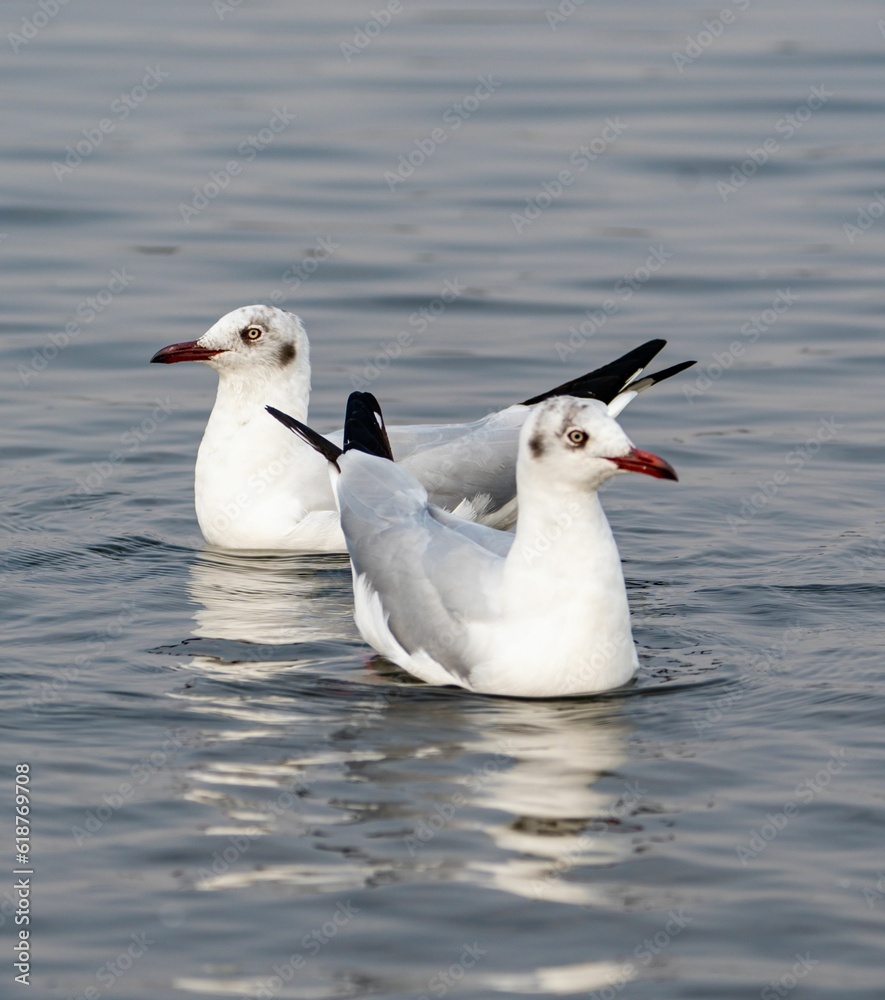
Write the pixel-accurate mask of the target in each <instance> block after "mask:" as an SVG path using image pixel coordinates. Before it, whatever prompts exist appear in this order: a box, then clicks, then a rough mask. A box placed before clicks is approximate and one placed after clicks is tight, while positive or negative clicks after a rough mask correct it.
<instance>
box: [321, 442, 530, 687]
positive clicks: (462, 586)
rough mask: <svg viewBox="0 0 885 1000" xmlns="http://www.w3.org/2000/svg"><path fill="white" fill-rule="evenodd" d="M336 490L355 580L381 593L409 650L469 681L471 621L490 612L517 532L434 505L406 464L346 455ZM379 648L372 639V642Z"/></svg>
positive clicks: (389, 620) (382, 604) (399, 639)
mask: <svg viewBox="0 0 885 1000" xmlns="http://www.w3.org/2000/svg"><path fill="white" fill-rule="evenodd" d="M341 469H342V471H341V476H340V477H339V478H338V481H337V484H336V489H337V495H338V501H339V506H340V511H341V526H342V528H343V530H344V535H345V538H346V539H347V548H348V552H349V553H350V558H351V562H352V563H353V570H354V577H355V579H356V578H359V577H364V578H365V582H366V583H367V584H368V587H369V588H370V590H371V591H372V592H373V593H374V594H375V595H376V596H377V599H378V601H379V602H380V608H381V611H382V612H383V615H384V617H385V618H386V627H387V628H388V629H389V630H390V632H391V634H392V635H393V637H394V639H395V640H396V641H397V642H398V643H399V645H400V646H401V647H402V648H403V649H404V650H405V651H406V653H408V654H416V653H419V652H421V651H422V650H423V651H424V652H425V653H427V654H428V655H429V656H430V657H432V658H433V659H434V660H435V661H436V662H437V663H439V664H441V665H442V666H443V667H445V668H446V669H447V670H449V671H451V672H452V673H453V674H455V675H457V676H460V677H463V678H466V677H467V674H468V660H467V658H466V656H465V652H466V648H467V643H468V636H467V627H468V626H469V624H470V623H471V622H475V621H482V620H485V619H488V618H489V617H491V616H492V615H493V614H494V613H495V611H496V607H495V602H496V595H497V593H498V592H499V587H500V578H501V572H502V569H503V564H504V559H503V556H504V555H506V552H507V551H509V548H510V546H511V545H512V541H513V536H510V535H506V534H504V533H503V532H498V531H495V530H493V529H491V528H486V527H483V526H482V525H477V524H471V523H469V522H466V521H462V520H460V519H459V518H456V517H454V516H453V515H450V514H448V513H446V512H445V511H440V510H437V509H435V508H434V507H433V506H432V505H430V504H429V503H428V502H427V494H426V492H425V491H424V490H423V488H421V487H420V485H419V484H418V483H417V482H416V481H415V479H414V477H413V476H411V475H410V474H409V473H408V472H406V471H405V470H404V469H402V468H400V467H399V466H397V465H395V464H394V463H392V462H388V461H386V460H385V459H379V458H375V457H373V456H371V455H365V454H362V453H359V452H348V453H346V455H345V456H344V457H343V458H342V459H341ZM373 645H375V643H373Z"/></svg>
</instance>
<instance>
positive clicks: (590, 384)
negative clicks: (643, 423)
mask: <svg viewBox="0 0 885 1000" xmlns="http://www.w3.org/2000/svg"><path fill="white" fill-rule="evenodd" d="M666 343H667V341H666V340H660V339H658V340H649V341H648V342H647V343H645V344H642V345H640V346H639V347H636V348H634V349H633V350H632V351H628V352H627V354H625V355H623V357H620V358H617V359H616V360H614V361H610V362H609V363H608V364H607V365H603V366H602V367H601V368H597V369H595V370H594V371H592V372H587V374H586V375H579V376H578V377H577V378H573V379H571V380H570V381H568V382H563V384H562V385H558V386H556V388H555V389H548V390H547V392H542V393H541V394H540V395H539V396H533V397H532V398H531V399H527V400H526V401H525V404H524V405H526V406H534V404H535V403H540V402H542V400H545V399H550V398H551V397H552V396H580V397H582V398H587V399H599V400H602V402H603V403H606V404H609V403H611V402H612V401H613V400H614V399H615V398H616V397H618V396H620V395H621V393H624V392H626V391H627V390H629V391H630V393H632V394H631V395H630V396H629V397H628V398H627V399H626V400H625V401H624V402H623V405H622V406H621V407H620V409H619V410H618V412H620V410H621V409H623V407H624V406H626V405H627V403H628V402H629V401H630V400H631V399H633V397H634V396H635V395H636V393H637V392H642V390H643V389H647V388H648V387H649V386H651V385H654V384H655V383H656V382H662V381H663V380H664V379H665V378H670V376H671V375H676V374H678V373H679V372H681V371H684V370H685V369H686V368H690V367H691V366H692V365H693V364H695V363H696V362H694V361H683V362H681V363H680V364H678V365H673V366H672V367H671V368H665V369H664V370H663V371H660V372H657V373H655V374H654V375H645V376H643V377H642V378H640V375H642V372H643V371H644V370H645V368H646V366H647V365H648V364H649V362H650V361H651V360H652V359H653V358H654V357H655V355H656V354H657V353H658V352H659V351H660V350H661V349H662V348H663V347H664V345H665V344H666ZM613 415H614V414H613Z"/></svg>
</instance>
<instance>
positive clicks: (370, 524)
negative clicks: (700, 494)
mask: <svg viewBox="0 0 885 1000" xmlns="http://www.w3.org/2000/svg"><path fill="white" fill-rule="evenodd" d="M267 409H268V411H269V412H270V413H271V414H272V415H273V416H274V417H276V418H277V420H279V421H280V423H282V424H283V425H285V426H286V427H288V428H289V429H290V430H292V431H294V432H295V433H296V434H298V435H299V436H300V437H301V438H302V439H303V440H304V441H305V442H307V443H309V444H310V445H311V446H312V447H313V448H315V449H316V451H317V452H318V454H320V455H322V456H323V457H324V458H325V460H326V461H327V462H328V463H329V472H330V479H331V481H332V485H333V487H334V491H335V500H336V503H337V505H338V510H339V514H340V518H341V527H342V529H343V531H344V537H345V539H346V541H347V551H348V553H349V554H350V561H351V567H352V570H353V590H354V605H355V610H354V617H355V619H356V624H357V627H358V628H359V630H360V634H361V635H362V636H363V638H364V639H365V640H366V642H367V643H369V645H370V646H372V647H373V648H374V649H376V650H377V651H378V652H379V653H381V654H382V655H383V656H386V657H387V658H388V659H389V660H392V661H393V662H394V663H396V664H398V665H399V666H401V667H402V668H403V669H405V670H407V671H408V672H409V673H410V674H413V675H414V676H415V677H418V678H420V679H421V680H422V681H426V682H427V683H429V684H456V685H458V686H459V687H463V688H467V689H469V690H471V691H478V692H482V693H484V694H497V695H508V696H512V697H521V698H555V697H563V696H568V695H583V694H593V693H596V692H599V691H606V690H608V689H610V688H615V687H619V686H620V685H622V684H626V682H627V681H628V680H630V678H631V677H632V676H633V674H634V673H635V672H636V669H637V666H638V661H637V657H636V648H635V646H634V645H633V635H632V632H631V630H630V612H629V609H628V607H627V592H626V589H625V587H624V576H623V573H622V571H621V560H620V557H619V555H618V549H617V546H616V545H615V540H614V538H613V537H612V532H611V528H610V527H609V524H608V521H607V520H606V517H605V513H604V512H603V509H602V505H601V504H600V502H599V497H598V495H597V490H598V489H599V487H600V486H601V485H602V484H603V483H604V482H605V481H606V480H607V479H610V478H611V477H612V476H613V475H615V473H617V472H618V471H621V470H623V471H628V472H644V473H646V474H647V475H649V476H655V477H656V478H659V479H676V473H675V472H674V471H673V469H672V468H671V466H670V465H669V464H668V463H667V462H665V461H664V460H663V459H662V458H658V457H657V455H652V454H649V453H648V452H644V451H640V450H639V449H638V448H635V447H634V446H633V444H632V443H631V442H630V440H629V438H628V437H627V435H626V434H625V433H624V432H623V431H622V430H621V428H620V426H619V425H618V423H617V422H616V421H615V420H614V418H613V417H611V416H609V414H608V413H607V412H606V406H605V404H604V403H602V402H600V401H598V400H593V399H577V398H575V397H572V396H558V397H555V398H552V399H549V400H546V401H544V402H542V403H540V404H539V405H537V406H535V407H533V408H532V411H531V413H529V415H528V417H527V419H526V420H525V422H524V423H523V427H522V430H521V431H520V435H519V457H518V458H517V462H516V480H517V491H518V494H519V518H518V520H517V523H516V531H515V533H514V532H509V531H499V530H497V529H495V528H490V527H487V526H486V525H481V524H475V523H471V522H469V521H464V520H463V519H461V518H459V517H456V516H455V515H453V514H450V513H449V512H448V511H445V510H443V509H442V508H441V507H438V506H437V505H436V504H433V503H431V502H430V500H429V498H428V495H427V490H426V489H425V488H424V487H423V486H422V485H421V483H420V482H419V481H418V480H417V479H416V478H415V476H413V475H412V473H411V472H409V471H408V470H407V469H405V468H403V467H402V466H401V465H398V464H396V463H395V462H393V461H392V460H391V459H392V457H393V456H392V452H391V450H390V444H389V442H388V439H387V435H386V432H385V429H384V422H383V419H382V417H381V410H380V408H379V406H378V403H377V400H376V399H375V397H374V396H372V395H371V394H370V393H361V392H355V393H352V394H351V396H350V399H349V400H348V406H347V418H346V421H345V425H344V447H343V449H341V448H339V447H338V446H337V445H335V444H333V443H332V442H330V441H329V440H328V439H327V438H324V437H322V436H321V435H320V434H317V433H316V432H315V431H312V430H311V429H310V428H309V427H307V426H305V425H304V424H303V423H301V422H300V421H298V420H295V419H293V418H292V417H290V416H288V415H287V414H285V413H281V412H280V411H279V410H278V409H275V408H274V407H272V406H269V407H268V408H267Z"/></svg>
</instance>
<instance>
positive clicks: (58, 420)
mask: <svg viewBox="0 0 885 1000" xmlns="http://www.w3.org/2000/svg"><path fill="white" fill-rule="evenodd" d="M882 16H883V9H882V6H881V5H880V4H876V3H872V2H863V0H849V2H846V3H841V4H838V5H835V4H831V3H823V2H821V0H809V2H807V3H803V4H801V5H799V4H795V3H787V2H785V0H765V2H755V0H753V2H749V0H726V2H725V3H724V4H723V5H722V6H714V5H706V4H699V3H695V2H674V0H655V2H651V0H644V2H643V0H634V2H632V3H623V2H613V0H609V2H605V0H596V2H586V3H578V2H577V0H563V2H562V3H560V4H558V5H557V4H555V3H553V2H550V3H544V2H534V0H501V2H476V3H464V2H461V3H456V2H446V0H442V2H439V0H438V2H433V3H430V2H423V0H390V2H389V3H386V4H385V3H384V2H383V0H378V2H377V3H376V4H375V5H372V4H370V3H368V2H363V0H359V2H357V0H329V2H325V3H322V4H320V3H314V4H285V3H280V2H278V0H265V2H261V0H215V2H213V0H200V2H194V3H190V4H178V3H172V2H171V0H154V2H153V3H150V4H136V3H133V2H129V0H120V2H116V3H108V2H99V0H68V2H63V0H41V2H40V3H35V2H28V3H26V2H21V0H11V2H6V3H4V4H3V5H2V6H0V47H2V49H3V52H4V56H3V60H2V67H0V74H2V78H3V83H4V94H5V98H4V102H3V107H2V110H0V121H2V125H3V128H2V143H3V147H4V152H5V156H4V170H3V173H2V178H0V260H2V268H0V281H2V287H3V296H2V303H0V334H2V336H0V351H2V358H3V378H4V386H3V393H2V397H0V420H2V426H3V429H4V432H3V440H2V464H0V476H2V484H3V504H2V514H0V519H2V520H0V528H2V532H3V541H4V546H3V549H4V551H3V577H4V584H5V587H4V592H5V603H6V613H5V615H4V621H5V629H4V640H5V641H4V654H5V655H4V661H5V663H6V670H5V671H4V678H3V694H4V722H5V725H4V730H3V736H2V740H3V759H4V760H5V761H6V762H7V765H8V766H7V768H6V773H7V774H8V775H10V776H12V775H13V774H14V767H13V765H14V764H16V763H19V762H27V763H29V764H30V767H31V772H30V774H31V786H30V787H31V790H32V795H33V811H32V814H31V818H32V821H33V871H34V874H33V876H31V879H32V884H33V896H32V913H33V922H32V924H31V925H30V927H31V931H32V936H33V952H32V970H31V982H32V986H31V992H30V994H29V995H31V996H39V997H43V996H45V997H65V998H66V997H78V998H79V997H85V998H89V1000H94V998H96V997H115V998H116V997H120V998H152V1000H153V998H156V997H185V996H192V995H199V996H207V997H219V998H220V997H230V996H233V997H241V996H242V997H255V996H274V997H310V998H326V997H339V996H363V995H383V996H386V997H392V998H401V997H402V998H404V997H409V996H413V997H421V996H434V997H441V996H448V995H451V996H465V997H478V998H479V997H482V998H485V997H492V996H500V995H502V994H505V995H512V996H516V997H523V996H525V997H528V996H533V997H534V996H567V995H583V996H591V997H600V998H606V1000H610V998H613V997H615V996H617V997H625V998H643V1000H644V998H649V1000H652V998H653V1000H665V998H680V1000H688V998H703V1000H708V998H712V997H716V998H742V1000H743V998H747V997H753V996H760V997H762V998H765V1000H767V998H769V997H774V996H778V997H782V996H787V995H790V996H796V997H797V998H798V997H820V998H828V1000H829V998H832V997H834V996H838V997H840V998H873V997H880V996H881V995H882V985H881V983H882V971H883V968H882V967H883V962H882V940H883V931H885V876H883V869H885V854H883V846H882V823H883V819H885V815H883V812H885V810H883V805H885V803H883V784H882V774H883V753H882V739H881V732H882V726H883V723H885V681H883V677H882V670H881V666H880V664H881V645H882V626H881V619H882V597H883V581H882V555H883V550H885V533H883V532H885V529H883V524H882V521H883V515H882V511H881V496H882V487H883V482H882V472H881V465H882V462H881V456H882V451H881V444H880V438H881V424H882V419H881V417H882V405H881V398H882V380H883V376H885V364H883V351H882V337H881V331H880V319H879V317H880V313H881V310H882V305H883V299H885V292H883V287H882V259H883V250H885V244H883V234H885V218H883V213H885V176H883V162H885V155H883V154H885V140H883V132H882V122H883V111H885V99H883V88H882V80H883V71H885V22H883V20H882ZM447 283H448V284H447ZM447 287H448V288H451V287H455V288H457V289H458V294H457V295H456V296H454V301H453V302H452V303H451V304H449V305H448V306H447V307H446V308H445V310H444V311H443V312H442V314H440V315H438V316H434V317H433V322H432V323H430V322H425V323H424V324H423V327H422V314H421V313H420V310H421V309H422V308H424V309H427V308H428V306H429V304H430V303H432V301H433V300H434V299H436V298H437V297H438V296H439V295H440V293H441V291H442V290H443V289H444V288H447ZM450 297H452V296H450ZM252 302H273V303H275V304H277V305H280V306H283V307H285V308H288V309H292V310H293V311H297V312H298V313H299V315H301V316H302V317H303V319H304V321H305V324H306V325H307V329H308V331H309V333H310V335H311V337H312V346H313V361H314V397H313V403H312V410H311V412H312V415H313V421H314V423H315V424H316V425H318V426H319V427H321V428H331V427H333V426H335V425H336V423H337V422H338V421H339V420H340V417H341V414H342V409H343V403H344V400H345V397H346V394H347V392H348V391H349V390H350V388H351V385H352V383H353V380H354V379H355V378H362V379H367V380H368V381H369V383H370V385H371V388H372V390H373V391H374V392H376V393H377V394H378V396H379V397H380V398H381V400H382V402H383V404H384V405H385V409H386V412H387V415H388V419H389V420H390V421H391V422H396V421H401V422H405V421H431V420H456V419H462V418H463V419H466V418H469V417H475V416H480V415H482V414H483V413H486V412H488V411H489V410H490V409H492V408H495V407H500V406H502V405H506V404H508V403H510V402H512V401H514V400H517V399H522V398H525V397H526V396H527V395H530V394H534V393H536V392H538V391H540V390H541V389H543V388H545V387H547V386H550V385H553V384H556V383H557V382H561V381H563V380H565V379H566V378H569V377H572V376H573V375H575V374H577V373H579V372H582V371H585V370H587V369H589V368H592V367H595V366H596V365H598V364H600V363H603V362H605V361H608V360H610V359H611V358H613V357H614V356H616V355H617V354H618V353H619V352H622V351H625V350H627V349H629V348H631V347H633V346H635V345H636V344H638V343H640V342H642V341H643V340H644V339H647V338H649V337H652V336H662V337H666V338H668V340H669V341H670V347H669V348H668V351H667V354H666V355H665V356H664V357H665V359H666V361H667V363H673V362H676V361H679V360H681V359H683V358H686V357H695V358H697V359H698V361H699V364H698V366H697V367H696V368H695V369H692V370H691V371H690V372H687V373H685V374H684V375H682V376H680V377H679V378H678V379H675V380H673V381H672V382H668V383H666V384H664V385H661V386H659V387H658V388H656V389H655V390H653V391H652V392H650V393H648V394H647V395H646V396H643V397H642V398H641V399H640V400H638V401H637V402H636V403H635V404H634V405H633V406H631V407H630V409H629V410H628V411H627V413H626V414H625V416H624V418H623V423H624V426H625V428H626V429H627V431H628V433H629V434H630V435H631V437H632V438H633V439H634V440H635V441H636V442H637V444H638V445H639V446H640V447H643V448H647V449H650V450H653V451H656V452H658V453H660V454H662V455H664V456H665V457H666V458H668V459H669V460H670V461H672V462H673V464H674V465H675V466H676V468H677V469H678V471H679V473H680V476H681V482H680V483H679V484H678V486H673V487H671V486H670V485H669V484H661V483H658V482H653V481H651V480H648V481H646V480H644V479H642V480H641V481H639V480H640V478H641V477H621V478H619V479H618V481H617V482H616V483H614V484H613V485H612V487H611V488H610V489H608V490H607V493H606V497H605V502H606V506H607V509H608V511H609V514H610V518H611V521H612V523H613V527H614V530H615V534H616V536H617V538H618V541H619V545H620V548H621V553H622V556H623V558H624V563H625V572H626V576H627V579H628V587H629V590H630V599H631V605H632V608H633V614H634V629H635V634H636V638H637V643H638V645H639V648H640V655H641V663H642V667H641V671H640V674H639V677H638V679H637V683H636V684H635V686H634V687H632V688H631V689H629V690H627V691H622V692H617V693H613V694H611V695H609V696H606V697H601V698H596V699H584V700H576V701H573V702H550V703H545V702H542V703H523V702H518V701H508V700H502V699H491V698H483V697H474V696H471V695H469V694H466V693H464V692H458V691H449V690H434V689H431V688H427V687H423V686H421V685H418V684H410V683H408V682H407V680H406V679H405V678H403V677H402V675H400V674H399V673H398V672H395V671H393V670H392V668H390V667H389V666H385V665H384V664H383V663H379V662H378V661H377V660H372V661H371V662H370V657H369V651H368V650H367V648H366V647H365V646H364V645H363V644H362V643H361V642H360V640H359V637H358V635H357V633H356V631H355V628H354V626H353V624H352V621H351V617H350V590H349V587H350V584H349V573H348V569H347V565H346V561H345V560H344V559H342V558H341V557H336V556H333V557H298V556H291V555H288V556H286V555H281V556H268V557H264V558H258V557H246V556H231V555H225V554H224V553H218V552H209V551H204V548H203V545H202V542H201V540H200V537H199V533H198V531H197V526H196V521H195V518H194V514H193V509H192V486H193V483H192V468H193V460H194V455H195V452H196V447H197V444H198V441H199V438H200V435H201V433H202V429H203V426H204V423H205V420H206V417H207V414H208V411H209V408H210V406H211V402H212V398H213V393H214V376H213V375H212V373H211V372H209V371H207V370H205V369H204V368H202V367H200V366H196V365H194V366H179V367H176V368H173V369H167V368H157V367H154V368H150V367H149V366H148V364H147V362H148V359H149V358H150V356H151V354H152V353H153V352H154V351H155V350H156V349H158V348H159V347H162V346H164V345H165V344H169V343H172V342H175V341H180V340H190V339H194V338H196V337H198V336H199V335H200V334H202V333H203V332H204V331H205V330H206V329H207V328H208V327H209V326H210V325H211V324H212V323H213V322H214V321H215V320H216V319H217V318H218V317H219V316H221V315H222V314H223V313H225V312H227V311H228V310H230V309H232V308H234V307H236V306H239V305H244V304H248V303H252ZM401 333H408V334H410V339H411V343H410V344H409V346H408V347H407V348H405V349H402V350H399V351H397V350H396V349H395V348H392V347H390V346H389V345H391V343H393V342H395V341H396V338H397V336H398V335H399V334H401ZM12 803H13V792H12V780H11V777H10V780H9V781H8V782H7V791H6V793H5V795H4V803H3V814H4V815H5V816H8V817H10V821H9V822H6V823H4V824H3V830H4V831H5V835H6V836H5V843H6V845H7V847H6V849H5V854H4V860H3V865H4V866H5V868H6V869H8V870H9V871H10V872H11V871H12V869H13V868H14V867H15V864H16V863H15V861H14V853H13V825H12V822H11V816H12ZM7 807H8V808H7ZM15 878H16V876H14V875H12V874H9V875H7V876H6V884H5V885H4V886H3V887H2V890H0V898H2V905H0V916H2V923H3V939H4V942H5V944H4V949H3V951H4V955H5V956H6V957H5V959H4V968H3V970H2V972H0V976H2V981H3V983H4V986H3V989H2V993H3V995H4V996H12V995H17V994H14V992H13V991H14V990H21V989H24V987H21V986H19V985H18V984H16V983H15V982H14V978H13V977H14V975H15V970H14V969H13V967H12V957H11V956H12V954H13V953H12V951H11V947H12V942H13V940H14V937H13V936H14V935H15V934H16V932H17V928H16V927H15V925H14V907H13V906H12V905H11V904H13V903H15V902H16V901H17V898H18V897H17V896H16V895H14V881H15ZM6 984H8V985H6Z"/></svg>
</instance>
